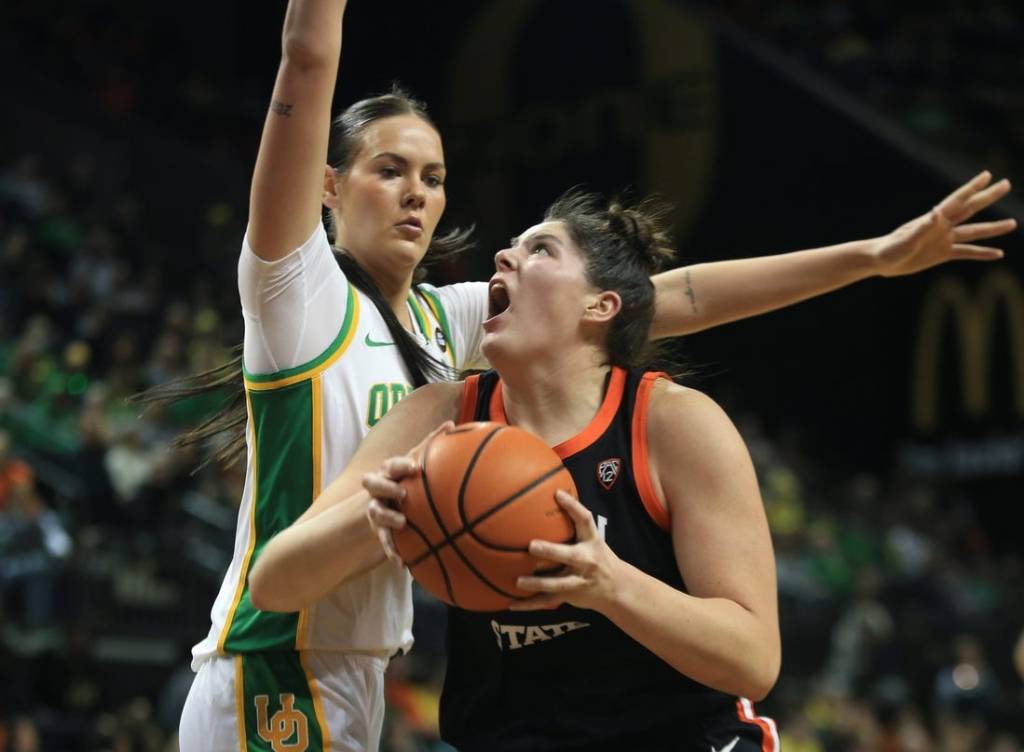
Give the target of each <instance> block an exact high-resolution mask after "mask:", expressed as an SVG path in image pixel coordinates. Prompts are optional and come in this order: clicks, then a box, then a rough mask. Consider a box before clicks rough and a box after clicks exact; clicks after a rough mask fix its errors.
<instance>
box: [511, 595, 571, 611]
mask: <svg viewBox="0 0 1024 752" xmlns="http://www.w3.org/2000/svg"><path fill="white" fill-rule="evenodd" d="M563 603H565V600H564V599H563V598H561V597H560V596H557V595H536V596H534V597H533V598H527V599H525V600H521V601H513V602H512V605H511V606H509V607H508V608H509V610H510V611H548V610H550V609H553V608H558V607H559V606H561V605H562V604H563Z"/></svg>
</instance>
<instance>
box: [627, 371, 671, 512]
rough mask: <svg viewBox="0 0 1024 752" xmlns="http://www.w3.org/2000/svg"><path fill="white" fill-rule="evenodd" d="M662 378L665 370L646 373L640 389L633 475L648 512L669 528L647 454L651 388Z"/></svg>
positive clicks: (634, 439) (635, 425) (635, 426)
mask: <svg viewBox="0 0 1024 752" xmlns="http://www.w3.org/2000/svg"><path fill="white" fill-rule="evenodd" d="M660 378H667V375H666V374H664V373H655V372H651V373H645V374H644V375H643V378H642V379H641V380H640V386H639V387H638V388H637V390H636V403H635V404H634V406H633V478H634V480H635V482H636V490H637V493H639V494H640V501H642V502H643V505H644V509H646V510H647V514H649V515H650V517H651V519H652V520H654V522H655V524H656V525H657V526H658V527H660V528H661V529H662V530H665V531H668V530H669V526H670V520H669V515H668V510H667V509H665V506H664V505H663V504H662V503H661V501H659V500H658V495H657V494H656V493H655V492H654V482H653V480H652V479H651V466H650V462H649V461H648V455H647V410H648V407H649V405H650V401H651V390H652V389H653V388H654V384H655V383H656V382H657V381H658V379H660Z"/></svg>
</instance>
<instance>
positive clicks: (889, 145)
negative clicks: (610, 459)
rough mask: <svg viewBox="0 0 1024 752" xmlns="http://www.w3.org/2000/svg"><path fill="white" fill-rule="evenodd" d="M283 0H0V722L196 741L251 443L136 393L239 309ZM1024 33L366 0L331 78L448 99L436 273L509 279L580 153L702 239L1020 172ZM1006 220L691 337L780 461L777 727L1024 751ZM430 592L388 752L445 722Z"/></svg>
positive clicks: (821, 239) (1003, 20)
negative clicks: (221, 466) (988, 173)
mask: <svg viewBox="0 0 1024 752" xmlns="http://www.w3.org/2000/svg"><path fill="white" fill-rule="evenodd" d="M284 6H285V4H284V2H281V1H280V0H278V1H277V2H268V3H255V4H254V3H242V2H238V1H237V0H236V1H235V2H219V3H209V2H207V3H200V2H195V0H182V1H181V2H178V3H174V4H160V5H151V4H139V3H127V2H120V1H116V2H115V1H113V0H109V1H107V2H100V1H98V0H96V1H90V0H86V1H83V2H79V3H75V4H65V3H56V2H53V0H32V1H29V0H6V2H5V3H4V5H3V8H2V9H0V42H2V46H0V63H2V65H3V70H4V71H5V74H6V75H5V76H4V78H5V95H4V103H5V107H4V110H5V116H4V117H3V118H2V120H0V137H2V140H0V429H2V434H0V750H18V752H26V751H28V750H106V749H110V750H136V749H137V750H164V749H176V744H175V741H174V737H173V730H174V728H175V726H176V722H177V714H178V713H179V712H180V705H181V702H182V701H183V699H184V693H186V692H187V688H188V682H189V680H190V674H189V673H188V671H187V666H186V663H187V653H188V648H189V646H190V645H191V644H192V643H193V642H195V641H196V640H198V639H199V638H200V637H201V636H202V635H203V634H205V631H206V629H207V626H208V625H207V615H208V610H209V607H210V605H211V603H212V600H213V596H214V594H215V592H216V589H217V586H218V585H219V581H220V577H221V574H222V572H223V569H224V568H225V567H226V564H227V561H228V558H229V557H230V546H231V540H232V531H233V528H234V507H235V505H236V503H237V497H238V493H239V490H240V484H241V477H240V475H239V473H238V471H237V469H236V470H226V471H222V470H218V469H214V468H207V469H206V470H204V471H203V472H201V473H199V474H197V475H194V476H193V475H191V474H190V470H191V469H192V468H193V467H194V465H195V460H196V457H195V456H194V455H191V454H189V453H187V452H180V451H179V452H173V451H170V450H169V449H168V448H167V446H168V439H169V437H170V436H171V435H173V434H174V433H175V432H176V431H178V430H180V429H181V427H182V426H184V425H187V424H189V422H190V421H194V420H195V419H196V418H197V417H199V416H201V415H203V414H205V413H206V412H207V411H208V410H209V409H210V407H211V405H210V404H197V403H195V402H193V403H191V404H186V405H183V406H181V407H179V408H178V409H176V410H171V411H167V412H164V413H150V414H147V415H146V416H144V417H142V418H138V417H137V410H136V409H135V408H130V407H127V406H126V405H125V404H124V397H125V396H127V395H129V394H131V393H134V392H135V391H137V390H138V389H140V388H144V387H146V386H148V385H151V384H153V383H159V382H162V381H164V380H166V379H167V378H170V377H173V376H175V375H180V374H183V373H187V372H192V371H194V370H197V369H199V368H202V367H207V366H210V365H215V364H217V363H219V362H220V361H221V360H222V359H223V358H224V357H225V354H226V353H227V351H228V349H229V348H230V347H231V346H232V345H233V344H235V343H237V342H239V341H240V339H241V317H240V315H239V306H238V298H237V287H236V284H235V279H234V271H235V262H236V258H237V253H238V248H239V242H240V239H241V235H242V232H243V229H244V223H245V212H246V202H247V190H248V188H247V186H248V179H249V176H250V173H251V169H252V164H253V160H254V157H255V153H256V146H257V142H258V138H259V128H260V126H261V125H262V119H263V113H264V111H265V108H266V104H267V101H268V97H269V93H270V89H271V86H272V82H273V77H274V72H275V70H276V66H277V61H278V57H279V50H280V48H279V42H280V24H281V20H282V17H283V11H284ZM1022 49H1024V12H1022V10H1021V9H1020V8H1019V7H1018V6H1016V5H1014V4H1008V3H1000V2H995V1H994V0H981V1H980V2H973V3H964V2H938V3H933V4H930V5H929V6H927V7H923V6H922V7H921V8H920V9H918V8H917V7H916V6H915V7H906V8H903V7H900V6H897V5H896V4H894V3H881V2H858V3H845V4H844V3H841V2H830V3H807V2H798V1H797V0H783V1H782V2H777V3H758V2H740V1H739V0H735V1H733V2H722V3H712V2H705V3H700V2H695V3H684V2H675V1H674V0H629V1H627V0H608V1H607V2H583V1H576V0H491V1H488V2H445V3H431V4H422V3H411V2H405V1H399V0H396V1H394V2H386V3H384V2H376V3H371V2H360V0H352V2H351V3H350V7H349V9H348V11H347V16H346V32H345V36H344V44H343V52H342V67H341V73H340V77H339V86H338V91H337V96H336V100H335V104H336V108H339V107H342V106H344V105H347V104H348V103H350V102H351V101H353V100H355V99H357V98H359V97H361V96H364V95H367V94H370V93H376V92H379V91H382V90H385V89H387V88H388V87H389V86H390V84H391V82H392V81H395V80H397V81H400V82H402V83H403V84H404V85H406V86H407V87H409V88H410V89H411V90H412V91H413V92H414V93H416V94H417V95H418V96H420V97H422V98H424V99H425V100H426V101H427V102H428V103H429V105H430V107H431V109H432V112H433V113H434V115H435V117H436V119H437V120H438V122H439V125H440V127H441V130H442V133H443V134H445V142H446V159H447V163H448V168H449V179H448V184H447V188H448V196H449V208H448V211H447V213H446V216H445V220H444V224H445V225H447V226H453V225H456V224H468V223H470V222H473V221H475V222H477V224H478V232H477V236H478V239H479V248H478V251H477V253H476V254H475V255H474V256H472V257H468V258H465V259H463V260H462V261H461V262H460V263H459V265H458V266H450V267H445V268H441V269H437V270H435V272H434V279H435V280H436V281H438V282H444V281H449V280H455V279H464V278H471V279H483V278H486V276H487V275H488V274H489V271H488V270H489V268H490V265H491V256H492V255H493V252H494V250H496V249H498V248H500V247H503V245H502V244H503V242H504V240H505V239H507V237H508V236H509V235H510V234H513V233H515V232H517V231H518V230H519V229H521V228H522V227H524V226H527V225H528V224H531V223H532V222H534V221H536V219H537V217H538V214H539V212H540V211H541V209H542V208H543V207H544V206H545V205H546V204H547V203H548V202H549V201H550V200H551V199H552V198H554V197H555V196H556V195H557V194H558V193H560V192H561V191H562V190H563V189H564V188H566V187H568V186H570V185H574V184H585V185H587V186H588V187H591V188H594V189H597V190H601V191H605V192H608V193H612V192H617V191H621V190H623V189H627V188H629V189H631V190H632V191H633V192H634V194H635V195H641V194H644V193H647V192H650V191H657V192H660V193H662V194H663V195H665V196H667V197H668V198H670V199H671V200H672V201H673V202H674V203H676V205H677V206H678V211H677V214H676V220H677V222H676V224H677V226H676V230H677V236H678V239H679V253H680V260H681V261H683V262H696V261H706V260H714V259H720V258H732V257H739V256H749V255H755V254H763V253H774V252H780V251H785V250H795V249H799V248H808V247H815V246H820V245H826V244H829V243H834V242H839V241H842V240H849V239H855V238H863V237H869V236H872V235H875V234H882V233H884V232H887V231H888V230H890V229H892V228H894V227H895V226H897V225H898V224H901V223H902V222H904V221H907V220H909V219H910V218H912V217H914V216H916V215H918V214H920V213H922V212H924V211H926V210H928V209H929V208H930V207H931V206H932V205H933V204H934V203H935V202H937V201H938V200H939V199H940V198H941V197H942V196H944V195H945V194H946V193H947V192H948V191H950V190H951V189H952V188H953V187H954V186H955V185H957V184H958V183H959V182H961V181H963V180H964V179H966V178H968V177H969V176H971V175H972V174H974V173H976V172H977V171H979V170H980V169H982V168H988V169H991V170H992V171H993V172H994V173H995V174H996V176H997V177H1002V176H1006V177H1010V178H1011V179H1016V180H1017V182H1018V184H1020V185H1022V186H1024V99H1022V96H1021V92H1022V91H1024V56H1022V55H1021V54H1020V51H1021V50H1022ZM1018 194H1019V192H1018ZM1002 216H1014V217H1017V218H1018V220H1024V205H1022V202H1021V199H1020V198H1019V196H1018V197H1017V198H1014V197H1012V196H1011V198H1010V199H1008V200H1005V201H1003V202H1001V203H1000V205H999V207H998V211H996V212H993V213H992V217H1002ZM999 245H1000V247H1003V248H1004V249H1005V250H1006V251H1007V258H1006V259H1005V260H1004V261H1002V262H1000V263H997V264H987V265H966V264H960V265H956V266H947V267H943V268H940V269H937V270H933V271H930V272H927V273H924V274H921V275H918V276H917V277H914V278H909V279H899V280H870V281H867V282H863V283H860V284H858V285H855V286H853V287H851V288H849V289H846V290H844V291H841V292H838V293H835V294H832V295H829V296H826V297H824V298H821V299H819V300H816V301H811V302H808V303H804V304H802V305H800V306H797V307H794V308H791V309H788V310H785V311H782V312H779V313H775V314H772V315H768V316H764V317H761V318H759V319H756V320H752V321H749V322H743V323H739V324H735V325H732V326H729V327H725V328H722V329H720V330H716V331H711V332H706V333H702V334H699V335H694V336H693V337H690V338H687V339H686V340H685V341H683V342H681V343H680V344H679V351H680V354H681V355H682V357H683V358H684V359H685V360H686V362H687V363H688V364H689V366H690V370H691V372H692V373H691V376H690V377H689V381H690V383H692V384H694V385H695V386H697V387H699V388H701V389H704V390H706V391H707V392H709V393H710V394H711V395H712V396H714V397H715V398H716V399H718V400H719V401H720V402H722V403H723V404H724V405H725V406H726V408H727V409H728V411H729V412H730V414H731V415H732V416H734V418H735V419H736V421H737V423H738V424H739V426H740V429H741V431H742V432H743V434H744V437H745V438H746V440H747V442H748V443H749V445H750V447H751V450H752V453H753V455H754V457H755V462H756V463H757V465H758V470H759V476H760V479H761V483H762V491H763V494H764V497H765V502H766V505H767V507H768V511H769V517H770V520H771V523H772V527H773V536H774V541H775V545H776V554H777V558H778V564H779V577H780V579H779V582H780V599H781V603H782V611H781V619H782V627H783V636H784V662H783V672H782V678H781V680H780V682H779V685H778V686H777V688H776V689H775V691H774V692H773V694H772V696H771V697H770V698H769V699H768V700H767V701H766V702H765V703H764V704H763V706H762V710H763V711H764V712H767V713H769V714H773V715H774V716H775V717H776V718H777V720H778V721H779V723H780V728H781V730H782V732H783V735H784V741H785V746H784V748H786V749H789V750H796V751H798V752H813V751H815V750H894V751H895V750H908V751H909V750H918V749H921V750H924V749H928V750H932V749H936V750H1001V751H1002V750H1005V752H1010V751H1011V750H1019V749H1021V742H1022V740H1024V723H1022V721H1021V717H1022V711H1024V695H1022V683H1021V676H1020V675H1019V674H1018V673H1016V672H1015V670H1014V667H1013V662H1012V653H1013V647H1014V643H1015V640H1016V639H1017V636H1018V634H1020V632H1021V629H1022V627H1024V599H1022V598H1021V594H1022V578H1024V569H1022V567H1024V560H1022V556H1021V554H1022V553H1024V551H1022V546H1021V544H1020V542H1019V541H1020V534H1019V532H1018V526H1017V520H1018V519H1019V512H1020V511H1021V510H1020V508H1021V501H1022V499H1024V491H1022V480H1024V273H1022V272H1024V247H1022V246H1024V242H1022V236H1021V234H1020V233H1019V232H1018V233H1015V234H1014V235H1012V236H1010V237H1008V238H1007V239H1005V241H1003V242H1001V243H1000V244H999ZM419 606H420V608H419V612H418V616H417V634H418V641H419V647H418V649H417V651H415V653H414V654H413V656H411V657H409V658H407V659H403V660H402V661H400V662H395V664H394V665H393V670H392V672H391V682H390V688H389V694H390V697H391V700H392V702H391V708H392V711H391V714H390V717H389V722H388V727H389V732H388V742H387V746H386V747H385V748H386V749H390V750H411V749H441V748H442V745H440V744H439V743H438V742H436V740H435V739H434V735H435V734H436V725H435V724H436V717H435V716H436V696H437V687H438V682H439V680H440V677H441V676H442V675H443V657H442V652H443V611H442V610H440V609H439V608H438V607H437V605H436V604H434V603H432V602H430V601H429V600H428V599H426V598H424V599H423V600H422V602H421V603H420V604H419Z"/></svg>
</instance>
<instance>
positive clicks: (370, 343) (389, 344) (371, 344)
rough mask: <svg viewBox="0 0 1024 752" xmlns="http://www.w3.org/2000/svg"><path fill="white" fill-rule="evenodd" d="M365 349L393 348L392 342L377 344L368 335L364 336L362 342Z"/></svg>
mask: <svg viewBox="0 0 1024 752" xmlns="http://www.w3.org/2000/svg"><path fill="white" fill-rule="evenodd" d="M363 341H364V342H365V343H366V346H367V347H394V345H395V343H394V342H378V341H377V340H375V339H372V338H371V337H370V335H369V334H367V335H366V339H365V340H363Z"/></svg>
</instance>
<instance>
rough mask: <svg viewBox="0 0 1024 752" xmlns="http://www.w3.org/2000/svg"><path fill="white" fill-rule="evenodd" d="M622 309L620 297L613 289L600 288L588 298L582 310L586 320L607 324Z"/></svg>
mask: <svg viewBox="0 0 1024 752" xmlns="http://www.w3.org/2000/svg"><path fill="white" fill-rule="evenodd" d="M621 310H622V298H620V297H619V294H618V293H617V292H615V291H614V290H602V291H601V292H599V293H597V294H596V295H594V296H592V297H591V298H590V301H589V302H588V303H587V308H586V310H585V311H584V312H583V318H584V320H586V321H592V322H594V323H595V324H607V323H608V322H609V321H611V320H612V319H613V318H615V316H616V315H617V314H618V313H619V311H621Z"/></svg>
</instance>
